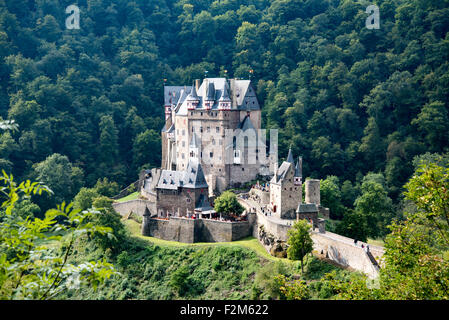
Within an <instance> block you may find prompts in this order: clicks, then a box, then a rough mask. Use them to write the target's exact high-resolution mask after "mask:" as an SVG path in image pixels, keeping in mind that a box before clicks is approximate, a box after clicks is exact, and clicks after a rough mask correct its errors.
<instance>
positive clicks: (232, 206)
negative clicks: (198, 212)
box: [214, 191, 245, 216]
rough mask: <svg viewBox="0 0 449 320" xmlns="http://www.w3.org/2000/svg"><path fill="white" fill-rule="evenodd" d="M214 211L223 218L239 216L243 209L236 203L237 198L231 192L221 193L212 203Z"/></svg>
mask: <svg viewBox="0 0 449 320" xmlns="http://www.w3.org/2000/svg"><path fill="white" fill-rule="evenodd" d="M214 209H215V211H216V212H217V213H221V214H222V215H224V216H230V215H235V216H240V215H241V214H242V213H243V211H244V210H245V208H244V207H243V206H242V205H241V204H240V203H239V202H238V200H237V196H236V195H235V193H233V192H231V191H225V192H223V193H222V194H221V195H220V196H219V197H218V198H217V199H215V202H214Z"/></svg>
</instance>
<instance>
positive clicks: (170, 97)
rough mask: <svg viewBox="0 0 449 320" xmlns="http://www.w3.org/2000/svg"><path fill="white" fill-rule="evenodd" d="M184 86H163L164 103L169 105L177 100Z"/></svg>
mask: <svg viewBox="0 0 449 320" xmlns="http://www.w3.org/2000/svg"><path fill="white" fill-rule="evenodd" d="M183 89H184V86H164V105H166V106H170V105H174V104H176V102H178V100H179V97H180V95H181V90H183Z"/></svg>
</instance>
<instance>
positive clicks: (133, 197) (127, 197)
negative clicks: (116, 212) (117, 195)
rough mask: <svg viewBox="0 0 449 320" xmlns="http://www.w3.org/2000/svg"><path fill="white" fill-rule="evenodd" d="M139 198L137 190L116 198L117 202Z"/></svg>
mask: <svg viewBox="0 0 449 320" xmlns="http://www.w3.org/2000/svg"><path fill="white" fill-rule="evenodd" d="M138 198H139V192H137V191H136V192H134V193H131V194H129V195H127V196H126V197H123V198H121V199H118V200H116V201H117V202H125V201H129V200H136V199H138Z"/></svg>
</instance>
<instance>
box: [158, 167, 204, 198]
mask: <svg viewBox="0 0 449 320" xmlns="http://www.w3.org/2000/svg"><path fill="white" fill-rule="evenodd" d="M208 187H209V186H208V185H207V182H206V178H205V177H204V172H203V168H202V167H201V165H200V163H199V161H198V159H190V160H189V163H188V164H187V169H186V170H185V171H175V170H162V172H161V176H160V178H159V181H158V183H157V186H156V188H157V189H165V190H177V189H178V188H190V189H198V188H208Z"/></svg>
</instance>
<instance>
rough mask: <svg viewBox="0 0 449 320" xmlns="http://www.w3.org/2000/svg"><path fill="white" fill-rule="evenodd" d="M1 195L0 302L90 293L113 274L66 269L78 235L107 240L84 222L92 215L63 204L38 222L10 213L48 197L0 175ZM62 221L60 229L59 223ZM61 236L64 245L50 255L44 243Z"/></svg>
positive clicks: (94, 267) (89, 266) (99, 264)
mask: <svg viewBox="0 0 449 320" xmlns="http://www.w3.org/2000/svg"><path fill="white" fill-rule="evenodd" d="M2 174H3V175H2V176H1V177H0V181H1V182H2V184H3V186H2V187H1V189H0V191H1V193H2V196H4V197H5V198H6V200H5V201H3V203H2V206H1V208H3V209H4V212H2V214H1V216H0V288H1V289H0V299H51V298H53V297H54V296H56V295H58V294H60V293H61V292H63V291H64V290H66V289H67V288H70V287H73V286H80V285H83V286H85V285H90V286H92V287H93V288H94V289H96V288H97V287H98V285H99V284H101V283H103V282H104V280H105V279H107V278H110V277H111V276H112V275H113V274H114V269H113V266H112V265H111V264H109V263H107V262H106V261H104V260H102V261H95V262H84V263H82V264H78V265H74V264H69V263H67V258H68V256H69V255H70V253H71V250H72V249H73V243H74V241H75V240H76V239H77V238H78V237H79V236H81V235H83V234H95V233H100V234H107V233H108V232H110V231H111V229H110V228H106V227H102V226H99V225H94V224H92V223H90V222H87V220H88V219H89V218H90V217H92V216H94V215H95V214H96V213H95V212H91V211H80V210H76V209H73V204H69V205H67V206H66V205H65V203H64V202H63V203H62V204H61V205H60V206H58V207H57V208H56V209H50V210H48V211H47V212H46V213H45V217H44V218H43V219H39V218H34V217H30V216H26V217H25V218H24V217H22V216H20V215H17V214H16V212H15V207H16V205H17V203H19V202H20V201H21V199H23V198H25V199H29V198H30V196H31V195H36V194H39V195H40V194H42V192H50V190H49V189H48V187H46V186H44V185H42V184H40V183H36V182H33V183H31V182H30V181H29V180H28V181H26V182H22V183H20V184H19V185H17V184H16V183H15V182H14V180H13V177H12V176H9V175H7V174H6V173H5V171H3V173H2ZM60 219H64V223H59V222H58V220H60ZM61 233H64V234H65V237H66V239H67V241H68V244H66V245H64V246H61V248H59V250H55V249H49V247H48V245H47V244H46V242H48V241H61V239H62V236H61V235H60V234H61Z"/></svg>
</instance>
